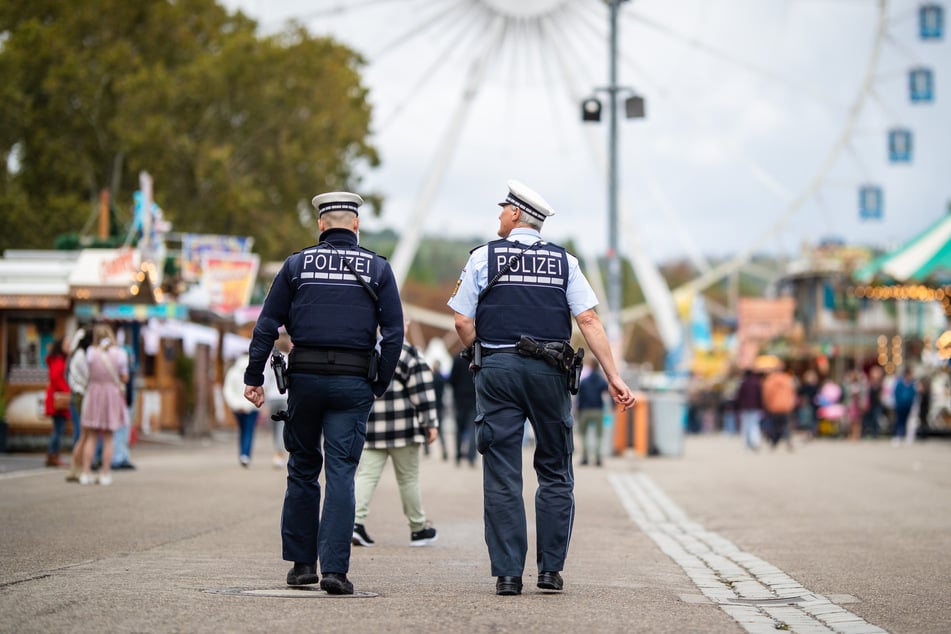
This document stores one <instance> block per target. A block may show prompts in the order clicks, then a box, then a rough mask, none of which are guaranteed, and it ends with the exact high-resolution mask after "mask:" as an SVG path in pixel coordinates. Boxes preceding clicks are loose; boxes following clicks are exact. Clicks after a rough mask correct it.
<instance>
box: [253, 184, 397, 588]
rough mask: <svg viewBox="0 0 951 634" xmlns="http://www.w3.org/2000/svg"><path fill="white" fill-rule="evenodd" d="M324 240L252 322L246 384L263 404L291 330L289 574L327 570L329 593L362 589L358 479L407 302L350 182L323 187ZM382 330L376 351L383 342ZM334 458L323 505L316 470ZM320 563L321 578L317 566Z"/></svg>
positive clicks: (299, 258) (309, 578)
mask: <svg viewBox="0 0 951 634" xmlns="http://www.w3.org/2000/svg"><path fill="white" fill-rule="evenodd" d="M312 203H313V205H314V207H315V208H316V209H317V214H318V219H317V226H318V228H319V230H320V235H319V238H318V244H316V245H314V246H311V247H308V248H306V249H304V250H303V251H300V252H298V253H295V254H293V255H291V256H290V257H288V258H287V259H286V260H285V261H284V264H283V265H282V266H281V269H280V271H278V273H277V275H276V276H275V277H274V281H273V282H272V284H271V288H270V291H269V292H268V295H267V297H266V298H265V300H264V306H263V307H262V309H261V314H260V316H259V317H258V320H257V323H256V324H255V326H254V334H253V336H252V339H251V345H250V355H249V361H248V367H247V369H246V370H245V373H244V383H245V388H244V396H245V398H247V399H248V400H249V401H251V402H252V403H253V404H254V405H255V407H261V405H263V404H264V389H263V387H262V385H263V384H264V370H265V365H266V364H267V363H268V359H269V358H270V357H271V350H272V349H273V347H274V341H275V340H276V339H277V336H278V329H279V328H280V327H281V326H284V327H285V329H286V330H287V333H288V334H289V335H290V337H291V343H292V345H293V347H292V348H291V352H290V355H289V356H288V368H287V385H288V388H287V408H288V409H287V411H288V419H287V421H286V422H285V426H284V441H285V445H286V449H287V451H288V454H289V457H288V460H287V491H286V493H285V495H284V507H283V512H282V514H281V541H282V547H283V557H284V560H285V561H290V562H293V564H294V565H293V568H291V570H290V571H289V572H288V573H287V583H288V585H292V586H297V585H308V584H315V583H317V582H318V580H319V581H320V587H321V588H322V589H323V590H325V591H326V592H328V593H329V594H353V584H352V583H351V582H350V580H349V579H348V578H347V573H348V572H349V571H350V548H351V543H350V540H351V537H352V535H353V524H354V521H353V518H354V483H353V477H354V473H355V472H356V469H357V462H358V461H359V459H360V454H361V453H362V451H363V443H364V440H365V438H366V425H367V416H368V415H369V413H370V408H371V407H372V405H373V398H374V396H377V397H379V396H382V395H383V393H384V392H386V389H387V387H388V386H389V384H390V380H391V379H392V377H393V372H394V371H395V370H396V364H397V362H398V361H399V356H400V350H401V347H402V345H403V309H402V306H401V304H400V296H399V289H398V287H397V285H396V278H395V277H394V276H393V271H392V269H391V268H390V265H389V263H387V261H386V260H385V259H384V258H381V257H379V256H378V255H377V254H376V253H374V252H373V251H370V250H368V249H364V248H363V247H361V246H360V245H359V242H358V234H357V232H358V231H359V228H360V218H359V215H358V210H359V207H360V205H361V204H362V203H363V199H362V198H361V197H360V196H358V195H357V194H353V193H350V192H329V193H326V194H320V195H318V196H315V197H314V199H313V201H312ZM377 331H379V333H380V337H381V339H380V341H379V355H377V353H376V352H375V351H374V348H375V345H376V343H377ZM322 468H326V472H325V481H326V488H327V490H326V495H325V496H324V500H323V507H321V487H320V482H319V480H318V478H319V476H320V472H321V469H322ZM318 562H319V564H320V570H321V573H320V574H321V575H322V576H323V578H322V579H319V578H318V575H317V568H316V566H317V564H318Z"/></svg>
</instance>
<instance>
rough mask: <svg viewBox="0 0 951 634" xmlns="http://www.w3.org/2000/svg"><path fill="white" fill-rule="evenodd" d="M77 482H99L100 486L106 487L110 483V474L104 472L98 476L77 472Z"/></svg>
mask: <svg viewBox="0 0 951 634" xmlns="http://www.w3.org/2000/svg"><path fill="white" fill-rule="evenodd" d="M79 483H80V484H83V485H85V484H99V485H101V486H104V487H107V486H109V485H110V484H112V474H111V473H106V474H103V475H101V476H99V477H96V476H94V475H92V474H91V473H80V474H79Z"/></svg>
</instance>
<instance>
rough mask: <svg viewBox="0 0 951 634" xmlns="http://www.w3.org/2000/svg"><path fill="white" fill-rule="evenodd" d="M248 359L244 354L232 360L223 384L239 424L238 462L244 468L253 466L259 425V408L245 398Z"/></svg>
mask: <svg viewBox="0 0 951 634" xmlns="http://www.w3.org/2000/svg"><path fill="white" fill-rule="evenodd" d="M248 359H249V357H248V355H246V354H243V355H241V356H239V357H238V358H236V359H235V360H234V361H232V362H231V367H229V368H228V371H227V372H226V373H225V379H224V382H223V384H222V386H221V395H222V396H223V397H224V399H225V405H227V406H228V408H229V409H230V410H231V413H232V414H234V419H235V422H236V423H237V424H238V463H239V464H240V465H241V466H242V467H244V468H248V467H250V466H251V452H252V450H253V448H254V432H255V428H256V427H257V425H258V410H257V408H255V407H254V405H253V404H252V403H251V402H249V401H248V399H246V398H244V370H245V368H247V367H248Z"/></svg>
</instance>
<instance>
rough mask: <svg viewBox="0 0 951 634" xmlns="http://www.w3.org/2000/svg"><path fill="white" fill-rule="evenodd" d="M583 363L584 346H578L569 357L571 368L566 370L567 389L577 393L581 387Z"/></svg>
mask: <svg viewBox="0 0 951 634" xmlns="http://www.w3.org/2000/svg"><path fill="white" fill-rule="evenodd" d="M583 365H584V348H578V350H577V352H575V356H574V357H573V358H572V359H571V369H570V370H569V371H568V391H569V392H571V394H573V395H574V394H577V393H578V388H579V387H581V367H582V366H583Z"/></svg>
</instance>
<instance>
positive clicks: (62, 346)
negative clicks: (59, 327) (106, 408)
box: [46, 337, 69, 467]
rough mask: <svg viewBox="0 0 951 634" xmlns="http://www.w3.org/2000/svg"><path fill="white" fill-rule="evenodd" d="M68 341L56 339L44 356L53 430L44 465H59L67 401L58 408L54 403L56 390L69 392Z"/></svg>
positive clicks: (67, 407) (48, 411) (48, 404)
mask: <svg viewBox="0 0 951 634" xmlns="http://www.w3.org/2000/svg"><path fill="white" fill-rule="evenodd" d="M68 347H69V342H68V341H67V339H66V338H65V337H60V338H58V339H56V340H55V341H54V342H53V343H52V345H51V346H50V353H49V355H48V356H47V357H46V368H47V370H48V372H49V384H48V385H47V386H46V415H47V416H52V417H53V432H52V433H51V434H50V442H49V446H48V447H47V451H46V466H47V467H61V466H63V463H62V462H61V461H60V459H59V447H60V444H61V443H62V440H63V430H65V429H66V419H67V418H69V401H68V400H67V401H66V403H64V404H63V405H62V407H60V408H59V409H57V408H56V404H55V403H54V396H53V395H54V394H55V393H56V392H65V393H66V394H69V384H68V383H67V382H66V355H67V354H68V353H69V350H68V349H67V348H68Z"/></svg>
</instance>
